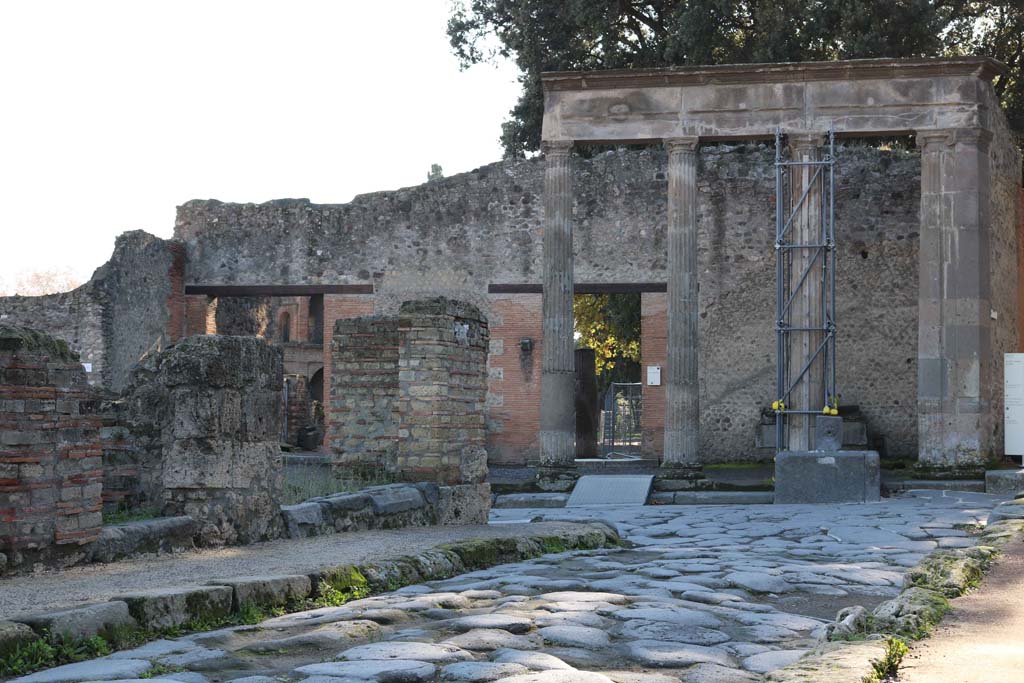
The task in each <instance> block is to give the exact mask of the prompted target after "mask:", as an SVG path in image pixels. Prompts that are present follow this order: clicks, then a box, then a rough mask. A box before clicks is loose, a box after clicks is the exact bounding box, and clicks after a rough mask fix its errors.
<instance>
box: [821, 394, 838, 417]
mask: <svg viewBox="0 0 1024 683" xmlns="http://www.w3.org/2000/svg"><path fill="white" fill-rule="evenodd" d="M821 414H822V415H833V416H835V415H838V414H839V408H838V407H837V406H836V400H835V399H834V398H833V399H832V405H826V406H825V407H824V408H822V409H821Z"/></svg>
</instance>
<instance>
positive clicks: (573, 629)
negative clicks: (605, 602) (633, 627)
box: [537, 624, 611, 650]
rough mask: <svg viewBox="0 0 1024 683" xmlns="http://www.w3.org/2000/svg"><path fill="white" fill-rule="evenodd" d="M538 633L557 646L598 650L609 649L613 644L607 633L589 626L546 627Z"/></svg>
mask: <svg viewBox="0 0 1024 683" xmlns="http://www.w3.org/2000/svg"><path fill="white" fill-rule="evenodd" d="M537 633H539V634H540V636H541V637H542V638H544V640H545V641H546V642H549V643H553V644H555V645H565V646H567V647H583V648H587V649H590V650H596V649H600V648H605V647H608V646H609V645H610V644H611V638H609V636H608V634H607V633H606V632H604V631H602V630H601V629H597V628H591V627H589V626H574V625H569V624H566V625H562V626H545V627H544V628H542V629H539V630H538V631H537Z"/></svg>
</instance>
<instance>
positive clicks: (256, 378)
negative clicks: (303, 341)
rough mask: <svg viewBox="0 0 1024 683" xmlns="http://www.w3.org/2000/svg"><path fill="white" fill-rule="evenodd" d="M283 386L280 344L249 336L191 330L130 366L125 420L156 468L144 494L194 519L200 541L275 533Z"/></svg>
mask: <svg viewBox="0 0 1024 683" xmlns="http://www.w3.org/2000/svg"><path fill="white" fill-rule="evenodd" d="M281 388H282V358H281V351H280V350H279V349H276V348H274V347H271V346H269V345H268V344H267V343H266V342H264V341H263V340H262V339H258V338H255V337H225V336H216V335H211V336H201V337H190V338H188V339H185V340H184V341H182V342H181V343H179V344H177V345H175V346H173V347H171V348H169V349H167V350H166V351H163V352H161V353H159V354H155V355H153V356H151V357H148V358H146V359H145V360H144V361H143V362H142V363H141V364H140V365H139V366H138V367H137V368H136V369H135V370H134V371H133V373H132V379H131V382H130V385H129V388H128V390H127V393H126V396H127V397H128V401H129V413H130V418H129V421H130V425H131V428H132V430H133V433H134V434H135V435H136V437H137V438H138V439H139V441H140V444H141V445H142V447H143V448H144V449H145V450H146V451H147V454H146V456H145V458H146V460H147V463H146V466H148V467H152V468H155V470H156V471H158V472H159V475H158V476H157V477H156V478H155V481H154V483H153V484H152V485H153V487H154V489H155V490H153V491H151V492H150V496H149V497H150V499H151V500H154V501H157V502H158V503H159V505H160V506H161V509H162V512H163V514H165V515H188V516H190V517H192V518H193V519H194V520H195V521H196V523H197V526H198V530H197V539H198V541H199V542H200V543H201V544H204V545H220V544H231V543H251V542H255V541H259V540H264V539H268V538H274V537H276V536H278V535H279V533H280V515H279V507H278V505H279V498H280V493H281V489H282V486H283V478H282V469H281V453H280V445H279V442H278V439H279V431H280V414H279V404H280V397H281Z"/></svg>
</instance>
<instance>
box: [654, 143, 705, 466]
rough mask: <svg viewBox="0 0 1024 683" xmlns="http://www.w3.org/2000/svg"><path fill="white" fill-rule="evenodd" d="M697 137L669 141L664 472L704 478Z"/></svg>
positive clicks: (667, 145) (666, 145) (666, 144)
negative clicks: (701, 421)
mask: <svg viewBox="0 0 1024 683" xmlns="http://www.w3.org/2000/svg"><path fill="white" fill-rule="evenodd" d="M698 142H699V141H698V139H697V138H696V137H684V138H672V139H668V140H666V141H665V147H666V148H667V149H668V361H667V363H666V368H665V370H666V372H665V447H664V456H663V458H662V463H661V465H662V468H663V470H664V471H663V476H666V477H669V478H672V479H684V480H685V479H696V478H700V469H701V464H700V456H699V449H700V399H699V390H700V388H699V385H698V382H697V373H698V370H697V366H698V363H697V357H698V352H699V350H700V344H699V340H698V320H699V318H698V315H697V296H698V294H697V146H698Z"/></svg>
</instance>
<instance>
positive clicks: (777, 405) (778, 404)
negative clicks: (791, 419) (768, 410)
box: [772, 400, 786, 412]
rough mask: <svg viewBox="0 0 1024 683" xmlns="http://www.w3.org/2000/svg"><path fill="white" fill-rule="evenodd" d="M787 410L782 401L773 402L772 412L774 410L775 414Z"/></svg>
mask: <svg viewBox="0 0 1024 683" xmlns="http://www.w3.org/2000/svg"><path fill="white" fill-rule="evenodd" d="M785 409H786V404H785V402H783V401H782V400H778V401H772V410H774V411H775V412H778V411H780V410H785Z"/></svg>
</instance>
